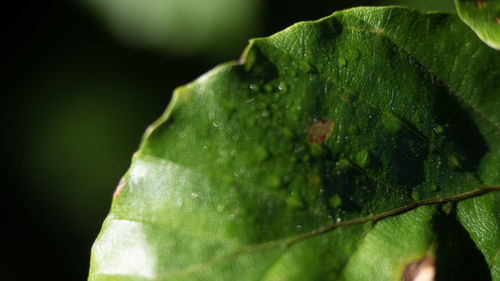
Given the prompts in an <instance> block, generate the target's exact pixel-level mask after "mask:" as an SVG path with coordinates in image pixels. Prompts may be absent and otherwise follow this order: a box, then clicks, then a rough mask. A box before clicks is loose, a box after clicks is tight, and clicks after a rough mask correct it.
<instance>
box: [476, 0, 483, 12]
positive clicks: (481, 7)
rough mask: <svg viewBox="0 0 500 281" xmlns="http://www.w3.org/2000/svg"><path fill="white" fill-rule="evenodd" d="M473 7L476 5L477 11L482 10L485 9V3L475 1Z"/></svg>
mask: <svg viewBox="0 0 500 281" xmlns="http://www.w3.org/2000/svg"><path fill="white" fill-rule="evenodd" d="M475 5H476V8H478V9H479V10H482V9H484V8H486V1H484V0H477V1H476V4H475Z"/></svg>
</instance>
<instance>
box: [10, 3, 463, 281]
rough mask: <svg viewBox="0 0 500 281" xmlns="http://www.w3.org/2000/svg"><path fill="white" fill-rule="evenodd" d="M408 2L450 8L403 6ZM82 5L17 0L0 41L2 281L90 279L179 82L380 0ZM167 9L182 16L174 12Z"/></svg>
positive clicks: (191, 78) (180, 83) (186, 80)
mask: <svg viewBox="0 0 500 281" xmlns="http://www.w3.org/2000/svg"><path fill="white" fill-rule="evenodd" d="M118 2H119V3H120V4H119V5H118V4H116V3H118ZM406 2H408V3H409V4H411V3H416V4H419V3H420V2H427V4H428V5H436V4H435V2H441V1H398V3H399V4H403V5H404V4H405V3H406ZM444 2H446V1H444ZM447 2H450V5H453V1H452V0H449V1H447ZM77 3H78V4H75V3H74V2H69V1H63V0H59V1H57V0H56V1H43V2H38V1H32V2H29V3H26V2H13V3H11V5H9V7H8V9H7V8H6V9H5V11H8V12H9V13H12V14H15V15H16V17H12V18H9V17H4V18H3V20H4V22H2V26H3V31H4V32H3V37H4V39H5V42H7V43H5V44H2V46H0V47H1V48H2V52H1V54H2V64H1V69H0V73H1V74H2V75H1V77H2V78H1V79H2V83H1V84H0V85H1V86H0V87H1V91H2V93H3V94H4V95H5V99H4V110H3V111H2V112H3V114H4V120H6V121H5V122H4V127H5V129H4V131H5V132H6V136H5V137H4V142H5V144H4V148H5V151H6V152H5V153H6V155H7V158H6V159H7V160H5V161H6V163H7V164H8V165H7V168H5V169H4V171H5V174H6V175H7V181H6V184H5V187H4V189H5V190H6V195H5V196H3V197H2V201H1V203H2V204H0V205H1V207H0V208H1V210H0V211H2V213H3V214H5V217H6V220H5V228H6V229H8V230H9V231H6V232H5V233H6V235H7V240H6V241H10V243H7V244H6V245H5V246H4V247H3V248H2V255H1V258H2V260H0V263H1V264H2V265H3V266H4V267H5V270H4V276H11V275H14V274H16V277H15V278H14V279H15V280H38V279H41V278H42V279H43V276H50V280H65V281H66V280H84V279H85V277H86V276H87V272H88V266H89V257H90V247H91V244H92V242H93V240H94V239H95V237H96V235H97V232H98V231H99V229H100V227H101V223H102V221H103V219H104V217H105V216H106V214H107V212H108V210H109V206H110V202H111V196H112V193H113V190H114V188H115V185H116V184H117V183H118V181H119V179H120V177H121V176H122V175H123V173H124V172H125V170H126V169H127V167H128V166H129V163H130V158H131V155H132V154H133V152H134V151H135V150H136V149H137V147H138V144H139V141H140V138H141V135H142V133H143V131H144V129H145V128H146V126H147V125H148V124H150V123H151V122H152V121H153V120H155V119H156V118H157V117H158V116H160V114H161V113H162V111H163V110H164V108H165V107H166V105H167V104H168V101H169V100H170V95H171V92H172V91H173V89H174V88H175V87H176V86H178V85H182V84H185V83H187V82H189V81H191V80H193V79H194V78H196V77H197V76H199V75H200V74H202V73H203V72H204V71H207V70H208V69H209V68H211V67H212V66H213V65H215V64H217V63H220V62H222V61H227V60H231V59H237V58H238V56H239V55H240V53H241V52H242V49H243V47H244V46H245V45H246V44H247V41H248V39H249V38H251V37H258V36H267V35H270V34H272V33H274V32H277V31H279V30H281V29H283V28H285V27H287V26H289V25H291V24H293V23H295V22H297V21H301V20H313V19H318V18H321V17H324V16H327V15H329V14H331V13H332V12H333V11H335V10H340V9H345V8H349V7H353V6H359V5H374V4H378V2H376V1H369V0H359V1H358V0H343V1H323V0H310V1H307V2H306V3H305V2H303V1H284V0H278V1H261V0H252V1H250V0H244V1H243V0H241V1H234V0H211V4H207V3H209V0H199V1H195V0H189V1H188V0H179V1H174V0H170V1H160V0H142V1H139V0H127V1H123V0H121V1H118V0H115V1H112V0H100V1H98V0H93V1H88V2H85V3H84V2H83V1H80V2H77ZM139 3H140V5H139ZM144 3H148V4H150V5H145V4H144ZM158 3H160V4H161V6H160V7H158V6H155V4H158ZM214 3H215V4H214ZM392 3H394V2H385V4H392ZM451 7H452V6H451ZM113 8H117V9H118V10H112V9H113ZM420 8H422V6H421V5H420ZM169 14H171V15H172V18H166V17H165V15H169ZM127 17H131V18H127ZM96 19H98V20H96ZM149 29H150V30H149ZM111 34H113V36H110V35H111ZM123 42H126V43H125V44H124V43H123ZM179 54H182V56H179ZM54 265H57V270H54V268H53V266H54ZM27 268H29V270H26V269H27ZM2 269H4V268H2ZM18 272H23V274H22V275H19V274H17V273H18ZM41 276H42V277H41Z"/></svg>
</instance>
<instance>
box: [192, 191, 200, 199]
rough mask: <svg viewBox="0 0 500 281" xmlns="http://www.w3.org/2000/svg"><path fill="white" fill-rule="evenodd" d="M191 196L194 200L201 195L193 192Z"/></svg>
mask: <svg viewBox="0 0 500 281" xmlns="http://www.w3.org/2000/svg"><path fill="white" fill-rule="evenodd" d="M191 196H193V197H194V198H198V196H199V195H198V193H196V192H191Z"/></svg>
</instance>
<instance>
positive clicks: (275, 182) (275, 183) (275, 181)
mask: <svg viewBox="0 0 500 281" xmlns="http://www.w3.org/2000/svg"><path fill="white" fill-rule="evenodd" d="M269 185H270V186H271V187H274V188H276V187H279V186H280V185H281V180H280V178H279V177H278V176H275V175H272V176H271V177H270V178H269Z"/></svg>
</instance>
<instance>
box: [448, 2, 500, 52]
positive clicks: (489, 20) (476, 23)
mask: <svg viewBox="0 0 500 281" xmlns="http://www.w3.org/2000/svg"><path fill="white" fill-rule="evenodd" d="M455 5H456V7H457V12H458V15H459V16H460V18H461V19H462V20H463V21H464V22H465V23H466V24H467V25H469V26H470V27H471V28H472V29H473V30H474V32H476V34H477V36H478V37H479V38H481V40H483V41H484V42H485V43H486V44H488V45H489V46H490V47H492V48H495V49H497V50H500V1H499V0H455Z"/></svg>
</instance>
